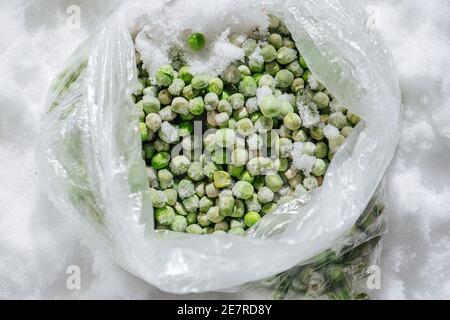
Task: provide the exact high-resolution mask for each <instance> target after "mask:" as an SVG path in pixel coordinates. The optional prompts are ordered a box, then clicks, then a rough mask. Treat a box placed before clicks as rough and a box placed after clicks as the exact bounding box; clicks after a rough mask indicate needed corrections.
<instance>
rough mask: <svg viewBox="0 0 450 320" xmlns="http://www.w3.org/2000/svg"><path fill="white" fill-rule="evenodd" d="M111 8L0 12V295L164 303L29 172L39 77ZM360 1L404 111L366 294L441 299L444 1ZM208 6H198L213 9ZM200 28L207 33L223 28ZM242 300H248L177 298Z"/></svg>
mask: <svg viewBox="0 0 450 320" xmlns="http://www.w3.org/2000/svg"><path fill="white" fill-rule="evenodd" d="M119 2H120V1H119V0H115V1H106V0H98V1H87V0H70V1H69V0H62V1H57V0H36V1H19V0H18V1H9V2H6V1H4V2H2V3H1V5H0V25H1V28H0V49H1V50H0V70H1V73H2V77H1V79H0V105H1V108H0V147H1V154H0V177H1V178H2V184H1V185H0V254H1V257H2V259H1V260H0V298H32V299H33V298H34V299H36V298H63V299H64V298H83V299H90V298H100V299H101V298H136V299H148V298H150V299H152V298H153V299H154V298H162V299H164V298H175V296H173V295H170V294H166V293H162V292H160V291H158V290H157V289H155V288H153V287H151V286H149V285H147V284H145V283H144V282H142V281H141V280H139V279H137V278H135V277H133V276H131V275H130V274H128V273H127V272H125V271H123V270H122V269H121V268H119V267H117V266H116V265H114V264H113V263H112V262H111V261H110V260H109V258H108V257H107V256H105V254H104V253H103V252H101V251H99V250H98V249H97V248H95V247H91V244H88V243H85V242H84V241H82V240H81V239H80V238H79V237H78V236H77V234H76V231H75V230H72V229H71V228H69V227H68V226H67V223H65V222H64V221H63V220H62V218H60V216H59V215H58V213H57V212H56V210H55V209H54V207H53V206H52V205H51V203H49V201H48V200H47V198H46V196H45V195H44V194H42V192H41V191H40V187H39V185H38V177H37V176H36V169H35V165H34V164H35V161H34V156H33V152H34V148H35V142H36V138H37V135H38V119H39V118H40V117H41V116H42V114H43V113H44V112H45V110H43V108H42V105H43V101H44V99H45V94H46V92H47V89H48V87H49V84H50V81H51V79H52V78H53V77H54V75H55V73H56V72H57V71H58V70H59V68H60V67H61V65H62V64H63V62H64V60H66V59H67V58H68V57H69V55H70V54H71V52H72V51H73V50H74V49H75V48H76V46H77V45H78V44H80V43H81V41H83V40H84V39H85V38H86V37H87V35H88V34H89V33H90V32H92V31H93V30H94V29H95V28H96V27H98V26H100V25H101V23H102V22H103V21H104V20H105V18H106V17H107V16H108V14H109V12H111V10H113V8H114V7H115V5H117V4H118V3H119ZM367 2H368V4H369V6H368V12H369V14H370V20H369V22H370V23H371V24H373V27H374V28H376V29H379V30H380V31H381V32H382V34H383V35H384V37H385V39H386V41H387V43H388V45H389V46H390V47H391V49H392V52H393V55H394V58H395V61H396V65H397V68H398V71H399V75H400V83H401V88H402V93H403V104H404V108H405V114H404V119H403V125H402V132H401V141H400V146H399V149H398V151H397V154H396V157H395V159H394V161H393V163H392V165H391V167H390V168H389V170H388V172H387V185H386V186H387V188H386V194H387V204H388V207H387V210H388V212H389V215H390V221H389V233H388V235H387V238H386V239H385V242H384V249H383V256H382V261H381V270H382V287H381V290H375V291H374V292H373V294H374V296H375V297H376V298H380V299H383V298H384V299H417V298H426V299H438V298H449V297H450V274H449V272H448V270H449V269H450V235H449V232H448V230H450V203H449V202H450V200H449V199H450V183H449V181H450V95H449V88H450V72H449V71H450V70H449V67H448V55H449V52H450V42H449V41H448V30H450V21H449V20H448V16H449V15H450V4H449V3H448V2H447V1H439V0H429V1H398V2H397V1H388V0H368V1H367ZM210 3H211V4H210V5H209V7H205V10H208V8H209V10H210V9H211V6H213V5H214V4H216V2H214V4H213V2H210ZM71 4H75V5H79V6H80V8H81V13H82V23H81V29H80V30H70V29H68V28H67V26H66V19H67V14H66V8H67V7H68V6H69V5H71ZM100 8H102V10H100ZM220 9H221V8H220V6H219V7H218V8H214V10H217V11H220ZM214 10H213V11H214ZM238 10H239V6H236V9H235V11H238ZM182 14H186V13H185V12H183V13H182ZM188 14H190V13H188ZM192 15H194V13H193V12H192ZM417 21H420V23H417ZM244 22H245V21H244ZM231 23H232V24H233V23H234V22H232V21H231ZM245 23H246V22H245ZM249 23H250V22H249ZM236 25H237V24H236ZM236 25H235V24H233V28H234V29H237V26H236ZM200 31H202V30H200ZM211 31H214V34H216V36H217V37H218V36H220V34H221V32H223V30H220V32H219V30H211ZM24 93H25V94H24ZM70 265H78V266H80V268H81V272H82V289H81V290H79V291H76V290H75V291H70V290H67V289H66V286H65V283H66V278H67V274H66V270H67V268H68V266H70ZM242 297H250V298H256V299H257V298H259V297H260V296H258V294H257V293H254V292H250V293H241V294H217V293H212V294H211V293H208V294H200V295H188V296H184V298H193V299H204V298H209V299H211V298H242Z"/></svg>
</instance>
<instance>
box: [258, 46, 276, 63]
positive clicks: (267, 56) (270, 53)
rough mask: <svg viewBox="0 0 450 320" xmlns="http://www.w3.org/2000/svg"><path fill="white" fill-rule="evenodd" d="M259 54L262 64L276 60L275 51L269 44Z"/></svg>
mask: <svg viewBox="0 0 450 320" xmlns="http://www.w3.org/2000/svg"><path fill="white" fill-rule="evenodd" d="M260 54H261V57H262V58H263V59H264V62H271V61H274V60H275V59H276V58H277V50H276V49H275V48H274V47H273V46H272V45H270V44H269V45H266V46H265V47H263V48H262V49H261V52H260Z"/></svg>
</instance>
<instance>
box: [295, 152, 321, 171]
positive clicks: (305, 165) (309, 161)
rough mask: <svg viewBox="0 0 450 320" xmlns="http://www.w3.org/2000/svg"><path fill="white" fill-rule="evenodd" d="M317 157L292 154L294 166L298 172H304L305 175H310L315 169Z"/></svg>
mask: <svg viewBox="0 0 450 320" xmlns="http://www.w3.org/2000/svg"><path fill="white" fill-rule="evenodd" d="M315 162H316V157H313V156H308V155H306V154H298V153H294V152H293V153H292V164H293V166H294V168H296V169H297V170H302V171H303V173H304V174H305V175H307V176H308V175H309V174H310V173H311V171H312V169H313V166H314V163H315Z"/></svg>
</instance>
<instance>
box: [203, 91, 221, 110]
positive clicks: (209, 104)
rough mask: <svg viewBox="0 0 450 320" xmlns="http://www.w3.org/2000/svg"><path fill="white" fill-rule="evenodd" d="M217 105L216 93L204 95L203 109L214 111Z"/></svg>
mask: <svg viewBox="0 0 450 320" xmlns="http://www.w3.org/2000/svg"><path fill="white" fill-rule="evenodd" d="M218 105H219V97H218V96H217V94H216V93H214V92H210V93H208V94H206V96H205V108H206V110H207V111H214V110H216V108H217V106H218Z"/></svg>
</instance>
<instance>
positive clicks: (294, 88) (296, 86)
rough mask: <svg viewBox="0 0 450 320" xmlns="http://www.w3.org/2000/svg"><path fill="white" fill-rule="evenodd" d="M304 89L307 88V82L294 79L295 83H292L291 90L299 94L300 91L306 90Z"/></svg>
mask: <svg viewBox="0 0 450 320" xmlns="http://www.w3.org/2000/svg"><path fill="white" fill-rule="evenodd" d="M304 88H305V80H303V79H302V78H296V79H294V81H293V82H292V86H291V90H292V91H293V92H294V93H297V92H298V91H299V90H300V89H304Z"/></svg>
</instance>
